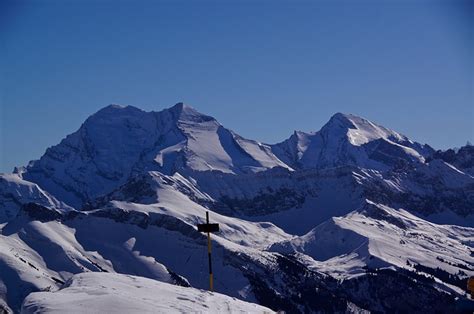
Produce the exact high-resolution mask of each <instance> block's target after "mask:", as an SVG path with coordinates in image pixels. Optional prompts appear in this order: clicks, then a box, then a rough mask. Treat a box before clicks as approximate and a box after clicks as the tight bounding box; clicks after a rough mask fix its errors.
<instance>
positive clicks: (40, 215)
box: [21, 203, 62, 222]
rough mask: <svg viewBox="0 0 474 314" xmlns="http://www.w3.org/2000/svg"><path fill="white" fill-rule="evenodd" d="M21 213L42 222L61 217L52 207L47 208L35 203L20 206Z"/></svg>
mask: <svg viewBox="0 0 474 314" xmlns="http://www.w3.org/2000/svg"><path fill="white" fill-rule="evenodd" d="M21 210H22V212H23V213H25V214H26V215H27V216H29V217H30V218H31V219H33V220H39V221H42V222H46V221H52V220H58V219H60V218H61V217H62V215H61V213H59V212H57V211H56V210H54V209H49V208H46V207H44V206H41V205H38V204H36V203H26V204H23V205H22V207H21Z"/></svg>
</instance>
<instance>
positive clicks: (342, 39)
mask: <svg viewBox="0 0 474 314" xmlns="http://www.w3.org/2000/svg"><path fill="white" fill-rule="evenodd" d="M473 3H474V2H472V1H457V0H452V1H449V0H446V1H442V0H440V1H436V0H433V1H429V0H400V1H389V0H384V1H348V0H347V1H337V0H336V1H311V2H309V1H308V2H305V1H291V2H290V1H240V2H236V1H215V2H209V1H173V2H172V1H161V2H160V1H111V0H97V1H77V0H65V1H59V0H57V1H54V0H49V1H35V0H30V1H24V0H17V1H12V0H6V1H2V2H1V4H0V75H1V76H0V97H1V98H0V101H1V103H0V104H1V108H0V139H1V143H0V172H10V171H11V170H12V168H13V166H15V165H25V164H26V163H27V162H28V161H29V160H31V159H37V158H39V157H40V156H41V155H42V154H43V153H44V151H45V149H46V148H47V147H48V146H51V145H54V144H57V143H58V142H59V141H60V140H61V139H62V138H63V137H64V136H65V135H66V134H69V133H71V132H73V131H75V130H77V129H78V128H79V126H80V125H81V123H82V122H83V121H84V120H85V119H86V118H87V117H88V116H89V115H90V114H92V113H94V112H95V111H97V110H98V109H100V108H101V107H104V106H106V105H108V104H111V103H117V104H130V105H134V106H136V107H139V108H142V109H145V110H161V109H162V108H165V107H169V106H171V105H173V104H175V103H177V102H180V101H183V102H185V103H188V104H190V105H192V106H193V107H195V108H196V109H198V110H199V111H201V112H203V113H206V114H209V115H212V116H214V117H215V118H217V119H218V120H219V121H220V122H221V123H222V124H223V125H224V126H226V127H228V128H231V129H233V130H235V131H236V132H237V133H239V134H241V135H242V136H244V137H248V138H252V139H256V140H260V141H263V142H268V143H275V142H279V141H281V140H283V139H285V138H287V137H288V136H290V134H291V133H292V132H293V130H295V129H297V130H303V131H316V130H318V129H319V128H320V127H321V126H322V125H323V124H324V123H325V122H326V121H327V120H328V119H329V118H330V116H331V115H332V114H334V113H335V112H345V113H354V114H358V115H361V116H363V117H366V118H369V119H371V120H373V121H375V122H378V123H380V124H382V125H384V126H387V127H389V128H392V129H395V130H397V131H399V132H402V133H404V134H406V135H407V136H409V137H410V138H412V139H414V140H416V141H419V142H422V143H429V144H430V145H432V146H434V147H435V148H448V147H453V146H461V145H464V144H465V143H466V141H467V140H470V141H471V142H472V141H474V130H473V128H474V126H473V121H474V96H473V72H474V65H473V57H472V56H473V55H474V43H473V29H474V21H473V18H474V17H473V14H474V13H473Z"/></svg>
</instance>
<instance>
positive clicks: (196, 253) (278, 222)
mask: <svg viewBox="0 0 474 314" xmlns="http://www.w3.org/2000/svg"><path fill="white" fill-rule="evenodd" d="M473 169H474V149H473V147H472V146H470V145H467V146H465V147H462V148H460V149H458V150H448V151H435V150H434V149H433V148H431V147H430V146H429V145H427V144H420V143H417V142H414V141H412V140H410V139H409V138H408V137H406V136H404V135H402V134H400V133H398V132H395V131H393V130H390V129H388V128H385V127H383V126H380V125H378V124H376V123H373V122H371V121H368V120H366V119H364V118H361V117H358V116H355V115H351V114H342V113H336V114H335V115H334V116H332V117H331V118H330V119H329V121H328V122H327V123H326V124H325V125H324V126H323V127H322V128H321V129H320V130H319V131H317V132H309V133H306V132H301V131H295V132H294V133H293V134H292V135H291V136H290V137H289V138H288V139H286V140H284V141H282V142H280V143H277V144H265V143H261V142H259V141H255V140H251V139H246V138H244V137H242V136H240V135H238V134H237V133H235V132H234V131H232V130H229V129H227V128H225V127H224V126H222V125H221V124H220V123H219V122H218V121H217V120H216V119H214V118H213V117H211V116H208V115H205V114H202V113H199V112H198V111H196V110H195V109H193V108H192V107H189V106H187V105H184V104H182V103H179V104H176V105H175V106H173V107H171V108H168V109H164V110H162V111H158V112H155V111H152V112H146V111H143V110H141V109H138V108H135V107H132V106H118V105H110V106H108V107H105V108H103V109H101V110H99V111H98V112H97V113H95V114H93V115H92V116H90V117H89V118H88V119H87V120H86V121H85V122H84V123H83V124H82V125H81V126H80V128H79V129H78V130H77V131H76V132H74V133H72V134H70V135H68V136H66V137H65V138H64V139H63V140H62V141H61V142H60V143H59V144H58V145H55V146H53V147H50V148H48V149H47V150H46V152H45V154H44V155H43V156H41V158H40V159H38V160H35V161H31V162H30V163H29V164H28V165H26V166H24V167H17V168H15V169H14V171H13V173H11V174H0V269H1V270H2V272H1V274H0V308H1V309H3V310H4V311H6V312H20V311H24V312H25V313H26V312H32V311H35V310H39V311H44V312H54V311H56V312H61V310H60V309H65V307H64V304H60V302H61V299H62V296H63V295H65V296H67V300H69V301H70V303H71V304H73V305H74V306H76V307H75V308H77V309H78V310H77V311H80V310H79V309H80V305H81V304H82V303H81V302H90V303H91V304H97V302H98V301H97V300H94V295H95V294H96V293H97V292H94V291H96V290H94V289H95V288H96V287H94V285H97V283H98V282H101V281H102V280H103V281H104V282H107V283H108V284H107V285H106V286H107V289H109V290H107V291H115V290H114V289H118V290H120V289H126V288H125V287H126V286H127V285H131V284H132V283H131V282H132V281H134V280H136V281H137V282H141V283H140V284H139V286H143V287H145V286H150V285H155V286H156V287H157V288H156V289H163V291H166V293H165V292H164V293H165V294H166V295H173V293H174V294H180V293H181V294H182V297H183V295H187V298H188V300H189V299H193V300H194V299H196V298H199V297H202V295H199V293H198V292H196V290H195V289H193V288H198V289H207V285H208V282H207V272H206V271H207V270H206V266H207V260H206V259H207V251H206V245H207V242H206V238H205V236H204V235H203V234H201V233H199V232H198V231H197V228H196V225H197V224H198V223H202V222H204V220H205V216H206V212H209V213H210V218H211V221H212V222H215V223H219V225H220V232H219V233H216V234H215V235H213V245H214V249H215V250H214V252H213V263H214V268H215V270H214V272H215V291H216V292H218V293H222V294H226V295H228V296H231V297H234V298H237V299H240V300H243V301H246V302H252V303H257V304H259V305H261V306H265V307H267V309H265V308H263V307H257V306H256V305H248V304H247V303H245V304H244V303H243V302H241V303H239V302H240V301H235V302H234V303H235V304H234V303H232V302H230V303H228V304H229V307H232V306H235V308H236V309H238V308H240V307H242V308H248V306H255V311H256V312H258V311H260V312H261V311H267V310H268V311H270V310H269V309H271V310H273V311H279V310H283V311H286V312H288V313H298V312H318V311H320V312H353V313H354V312H358V313H362V312H367V311H368V312H382V313H383V312H420V313H421V312H424V313H425V312H435V311H439V312H451V313H452V312H456V311H458V310H459V308H458V307H457V304H458V302H459V300H464V299H466V298H467V295H466V292H465V287H466V281H467V278H468V277H469V276H473V275H474V172H473ZM104 273H110V274H108V276H109V277H107V276H106V275H105V274H104ZM134 276H137V277H134ZM141 277H145V278H141ZM131 278H132V279H131ZM133 278H137V279H133ZM146 278H148V279H152V280H155V281H160V282H159V283H157V282H156V283H153V282H151V281H147V280H148V279H146ZM114 282H117V285H116V286H114V284H113V283H114ZM170 284H171V285H178V286H181V287H179V288H175V287H172V286H169V285H170ZM104 285H105V284H104ZM78 287H79V288H78ZM160 287H161V288H160ZM78 289H84V290H85V291H90V292H88V295H89V296H90V298H89V297H88V298H87V299H84V300H86V301H83V299H81V295H80V294H79V293H78V292H77V291H78ZM139 290H140V289H139V288H138V290H137V294H136V295H134V296H133V302H138V303H139V302H140V301H139V299H138V297H137V296H139V295H140V292H139ZM75 291H76V292H75ZM186 291H187V292H186ZM110 293H112V295H113V292H110ZM130 293H132V292H130ZM215 295H216V297H215V300H221V301H213V302H227V299H225V296H220V295H218V294H217V293H216V294H215ZM135 297H137V298H136V299H135ZM112 298H113V297H111V299H112ZM130 298H131V299H132V297H130ZM178 300H179V298H178ZM143 302H144V304H145V303H146V302H147V301H143ZM152 302H158V301H156V300H155V301H152ZM160 302H161V301H160ZM200 302H201V303H202V301H200ZM164 303H166V304H174V302H172V300H169V299H167V301H166V302H164ZM178 303H179V302H178ZM185 303H186V302H184V303H183V304H185ZM198 303H199V302H198ZM201 303H199V304H201ZM134 304H135V303H134ZM71 306H72V305H71ZM131 306H132V305H131ZM134 306H135V305H134ZM137 306H138V305H137ZM143 306H144V307H143V309H148V307H146V306H148V305H146V304H145V305H143ZM169 306H171V305H169ZM185 306H187V305H183V308H182V309H181V310H184V309H185V308H186V307H185ZM138 308H140V307H139V306H138V307H137V309H138ZM170 310H171V309H170ZM175 310H177V309H176V308H175ZM215 311H217V312H222V311H223V310H222V309H221V308H219V309H216V310H215Z"/></svg>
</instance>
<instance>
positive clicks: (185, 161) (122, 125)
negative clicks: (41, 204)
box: [17, 103, 288, 206]
mask: <svg viewBox="0 0 474 314" xmlns="http://www.w3.org/2000/svg"><path fill="white" fill-rule="evenodd" d="M276 166H280V167H287V168H288V166H287V165H286V164H284V163H283V162H282V161H280V160H279V159H278V158H277V157H276V156H275V155H273V153H272V152H271V148H270V146H268V145H264V144H262V143H259V142H257V141H252V140H247V139H244V138H243V137H241V136H239V135H237V134H236V133H234V132H232V131H230V130H228V129H226V128H224V127H223V126H222V125H220V124H219V123H218V122H217V121H216V120H215V119H214V118H212V117H210V116H207V115H204V114H201V113H199V112H197V111H196V110H194V109H193V108H191V107H189V106H186V105H184V104H182V103H179V104H177V105H175V106H173V107H171V108H169V109H165V110H162V111H160V112H145V111H142V110H140V109H138V108H135V107H132V106H126V107H122V106H117V105H111V106H108V107H105V108H104V109H102V110H99V111H98V112H97V113H95V114H94V115H92V116H91V117H89V118H88V119H87V120H86V121H85V122H84V124H83V125H82V126H81V127H80V128H79V130H78V131H76V132H74V133H72V134H71V135H68V136H67V137H66V138H65V139H64V140H62V141H61V143H60V144H58V145H56V146H53V147H50V148H48V149H47V151H46V153H45V154H44V156H43V157H41V159H39V160H37V161H33V162H31V163H30V164H29V165H28V166H27V167H25V168H22V169H18V170H17V172H19V173H20V174H21V176H22V177H23V178H25V179H26V180H29V181H33V182H36V183H38V184H39V185H40V186H42V187H44V188H45V189H47V190H48V191H49V192H50V193H51V194H53V195H54V196H56V197H57V198H60V199H62V200H64V201H66V202H67V203H68V204H70V205H71V206H80V205H82V204H83V203H84V202H86V201H89V200H92V199H94V198H96V197H97V196H100V195H103V194H106V193H109V192H111V191H112V190H114V189H115V188H117V187H119V186H120V185H122V184H124V183H125V182H126V181H127V180H128V178H129V176H130V175H131V174H133V173H136V172H141V171H147V170H157V171H160V172H162V173H165V174H172V173H174V172H176V171H186V170H196V171H212V170H216V171H221V172H225V173H246V172H257V171H262V170H266V169H270V168H273V167H276Z"/></svg>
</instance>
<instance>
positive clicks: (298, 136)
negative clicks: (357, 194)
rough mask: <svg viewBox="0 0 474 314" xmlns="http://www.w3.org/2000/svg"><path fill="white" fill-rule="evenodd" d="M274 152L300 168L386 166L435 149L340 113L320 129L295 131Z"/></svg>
mask: <svg viewBox="0 0 474 314" xmlns="http://www.w3.org/2000/svg"><path fill="white" fill-rule="evenodd" d="M272 149H273V152H274V153H275V154H276V155H277V156H278V157H279V158H280V159H281V160H283V161H285V162H286V163H287V164H288V165H291V166H292V167H294V168H297V169H310V168H332V167H337V166H345V165H355V166H360V167H364V168H371V169H380V170H385V169H387V168H390V167H393V166H394V165H395V164H396V163H397V162H399V161H401V160H404V161H408V162H423V161H424V160H425V157H426V156H428V155H429V154H431V153H432V152H433V149H432V148H431V147H429V146H428V145H421V144H418V143H415V142H413V141H411V140H410V139H408V138H407V137H406V136H404V135H401V134H399V133H397V132H395V131H392V130H389V129H387V128H384V127H382V126H379V125H377V124H375V123H372V122H370V121H368V120H366V119H363V118H361V117H357V116H354V115H350V114H342V113H336V114H335V115H334V116H332V117H331V119H330V120H329V122H328V123H327V124H326V125H324V126H323V127H322V129H321V130H320V131H318V132H314V133H305V132H300V131H295V132H294V134H293V135H292V136H291V137H290V138H289V139H287V140H285V141H283V142H281V143H279V144H276V145H273V146H272Z"/></svg>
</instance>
